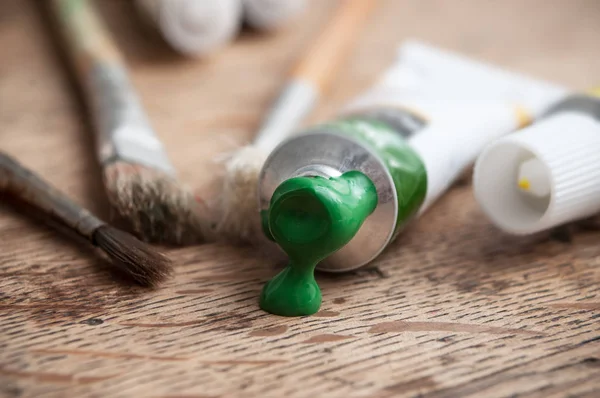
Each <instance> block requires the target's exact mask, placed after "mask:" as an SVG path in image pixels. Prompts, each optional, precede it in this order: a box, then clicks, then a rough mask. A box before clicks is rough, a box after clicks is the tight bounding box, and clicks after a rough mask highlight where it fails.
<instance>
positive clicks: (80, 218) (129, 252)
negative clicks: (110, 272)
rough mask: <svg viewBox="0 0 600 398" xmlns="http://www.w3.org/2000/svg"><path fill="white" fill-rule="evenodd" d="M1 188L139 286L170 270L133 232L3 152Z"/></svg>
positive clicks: (153, 283) (155, 281)
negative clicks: (84, 243) (80, 240)
mask: <svg viewBox="0 0 600 398" xmlns="http://www.w3.org/2000/svg"><path fill="white" fill-rule="evenodd" d="M0 191H6V192H8V193H10V194H12V195H13V196H15V197H16V198H18V199H20V200H22V201H24V202H26V203H27V204H28V205H31V206H34V207H36V208H37V209H39V210H40V211H41V212H42V213H44V215H45V216H46V217H47V218H48V220H50V221H58V222H59V223H60V226H63V227H66V228H68V229H69V230H71V231H73V232H75V233H76V234H77V235H78V236H80V237H82V238H85V239H86V240H87V241H89V242H90V243H91V244H92V245H93V246H95V247H97V248H99V249H100V250H101V251H102V252H103V253H104V254H105V255H106V256H107V257H108V258H109V259H110V262H111V264H112V265H113V266H114V267H115V268H116V270H118V271H120V272H121V273H123V274H125V275H127V276H128V277H130V278H131V279H133V280H134V281H136V282H137V283H139V284H140V285H142V286H149V287H153V286H156V285H158V284H159V283H161V282H163V281H164V280H165V279H167V277H168V276H169V275H170V274H171V272H172V268H171V261H170V260H169V259H168V258H167V257H165V256H164V255H162V254H160V253H159V252H157V251H156V250H155V249H154V248H152V247H151V246H149V245H147V244H146V243H144V242H141V241H139V240H138V239H136V238H135V237H133V236H132V235H130V234H128V233H126V232H123V231H120V230H118V229H116V228H114V227H111V226H110V225H108V224H106V223H105V222H104V221H102V220H100V219H99V218H98V217H96V216H95V215H93V214H91V213H90V212H89V211H87V210H85V209H84V208H82V207H80V206H79V205H77V204H76V203H74V202H73V201H71V200H70V199H69V198H67V197H66V196H65V195H64V194H63V193H62V192H60V191H58V190H57V189H56V188H54V187H52V186H51V185H49V184H48V183H47V182H46V181H44V180H42V179H41V178H40V177H39V176H38V175H36V174H34V173H33V172H32V171H30V170H28V169H26V168H25V167H23V166H22V165H21V164H19V163H18V162H17V161H16V160H14V159H12V158H11V157H9V156H8V155H6V154H4V153H2V152H0ZM59 229H61V228H59Z"/></svg>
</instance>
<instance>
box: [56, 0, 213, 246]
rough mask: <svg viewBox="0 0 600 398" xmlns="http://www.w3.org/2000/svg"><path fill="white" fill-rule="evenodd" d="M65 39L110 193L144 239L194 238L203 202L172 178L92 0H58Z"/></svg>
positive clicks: (199, 227)
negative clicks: (89, 111)
mask: <svg viewBox="0 0 600 398" xmlns="http://www.w3.org/2000/svg"><path fill="white" fill-rule="evenodd" d="M51 7H52V11H53V13H54V14H55V16H56V19H57V21H58V25H59V28H60V31H61V33H62V39H63V42H64V44H65V47H66V50H67V53H68V54H69V58H70V60H71V61H72V64H73V65H72V66H73V67H74V69H75V72H76V74H77V77H78V82H79V84H80V85H81V86H82V89H83V92H84V95H85V99H86V101H87V105H88V107H89V108H90V110H91V114H92V116H93V118H94V122H95V128H96V144H97V155H98V158H99V161H100V163H101V166H102V168H103V173H104V184H105V188H106V191H107V194H108V198H109V200H110V202H111V204H112V206H113V208H114V209H115V210H116V212H117V213H118V215H119V216H121V217H122V218H124V219H126V221H128V222H129V223H130V224H131V225H132V227H133V229H134V230H135V231H136V232H137V234H138V235H140V236H141V237H142V238H144V239H145V240H148V241H152V242H164V243H171V244H183V243H193V242H194V241H196V240H198V239H199V238H201V237H202V236H203V235H204V232H205V231H206V230H207V229H205V228H203V224H202V223H201V218H200V216H199V214H200V212H201V210H202V208H201V205H200V204H199V203H198V202H197V201H196V200H195V199H194V197H193V195H192V194H191V192H190V191H188V190H187V189H185V188H183V187H182V186H181V185H180V184H179V182H178V181H177V180H176V178H175V170H174V168H173V166H172V165H171V162H170V161H169V159H168V157H167V154H166V152H165V149H164V147H163V145H162V144H161V142H160V141H159V139H158V137H157V135H156V134H155V132H154V131H153V130H152V127H151V126H150V123H149V121H148V119H147V117H146V115H145V113H144V110H143V109H142V106H141V104H140V101H139V99H138V97H137V95H136V93H135V90H134V88H133V86H132V84H131V82H130V80H129V76H128V73H127V70H126V67H125V63H124V61H123V60H122V58H121V55H120V53H119V51H118V50H117V47H116V46H115V44H114V43H113V42H112V40H111V38H110V36H109V35H108V33H107V32H106V29H105V27H104V26H103V24H102V21H101V19H100V18H99V16H98V15H97V14H96V11H95V10H94V9H93V7H92V5H91V4H90V1H89V0H53V1H52V3H51Z"/></svg>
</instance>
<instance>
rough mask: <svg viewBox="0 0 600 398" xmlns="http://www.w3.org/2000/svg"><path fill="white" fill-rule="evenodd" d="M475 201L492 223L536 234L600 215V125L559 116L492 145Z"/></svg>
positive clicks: (482, 161) (480, 165)
mask: <svg viewBox="0 0 600 398" xmlns="http://www.w3.org/2000/svg"><path fill="white" fill-rule="evenodd" d="M473 187H474V191H475V197H476V199H477V201H478V202H479V205H480V206H481V207H482V208H483V211H484V212H485V213H486V215H487V216H488V217H489V218H490V220H491V221H492V222H493V223H494V224H495V225H496V226H497V227H499V228H500V229H502V230H504V231H506V232H508V233H511V234H515V235H526V234H532V233H535V232H538V231H543V230H546V229H549V228H552V227H554V226H557V225H560V224H563V223H566V222H569V221H574V220H577V219H582V218H586V217H588V216H591V215H593V214H595V213H597V212H600V121H598V120H596V119H594V118H593V117H591V116H589V115H587V114H585V113H582V112H573V111H570V112H560V113H556V114H554V115H551V116H549V117H547V118H545V119H542V120H541V121H540V122H537V123H535V124H533V125H532V126H530V127H528V128H525V129H523V130H520V131H519V132H516V133H514V134H511V135H510V136H507V137H504V138H501V139H499V140H497V141H496V142H494V143H492V144H491V145H489V146H488V147H487V148H486V149H485V150H484V151H483V152H482V153H481V154H480V156H479V158H478V159H477V161H476V163H475V170H474V176H473Z"/></svg>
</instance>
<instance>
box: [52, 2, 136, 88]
mask: <svg viewBox="0 0 600 398" xmlns="http://www.w3.org/2000/svg"><path fill="white" fill-rule="evenodd" d="M51 8H52V11H53V14H54V15H55V16H56V19H57V20H58V28H59V29H60V31H61V34H62V39H63V41H64V43H65V46H66V50H67V52H68V53H69V56H70V57H71V58H72V61H73V63H74V66H75V68H76V70H77V73H78V74H80V75H81V76H86V75H87V74H88V73H89V70H90V69H91V68H93V67H94V66H95V65H98V64H104V65H109V64H110V65H118V66H121V67H124V66H123V65H124V63H123V59H122V57H121V54H120V52H119V50H118V48H117V47H116V46H115V44H114V42H113V41H112V39H111V37H110V35H109V33H108V31H107V30H106V28H105V26H104V24H103V23H102V21H101V20H100V19H99V18H98V16H97V15H96V12H95V10H94V9H93V6H92V5H91V4H90V0H51Z"/></svg>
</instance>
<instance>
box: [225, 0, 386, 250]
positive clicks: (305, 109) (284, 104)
mask: <svg viewBox="0 0 600 398" xmlns="http://www.w3.org/2000/svg"><path fill="white" fill-rule="evenodd" d="M375 3H376V1H375V0H344V1H343V2H342V4H341V5H340V6H339V7H338V8H337V10H336V11H335V14H334V16H333V17H332V19H331V21H330V22H329V24H328V25H327V27H326V29H325V30H324V31H323V32H322V33H321V34H320V35H319V36H318V37H317V38H316V40H315V43H314V45H313V46H312V48H310V49H309V51H308V52H307V53H306V54H305V55H304V57H303V58H302V59H301V60H300V62H299V64H298V65H297V66H296V68H295V69H294V70H293V73H292V75H291V78H290V79H289V81H288V82H287V83H286V85H285V86H284V89H283V91H282V92H281V94H280V95H279V97H278V99H277V100H276V102H275V103H274V105H273V106H272V108H271V110H270V111H269V113H268V114H267V117H266V118H265V119H264V121H263V124H262V126H261V127H260V128H259V131H258V133H257V135H256V136H255V138H254V141H253V143H252V144H250V145H248V146H245V147H243V148H241V149H239V150H238V151H236V152H235V153H234V154H233V155H232V156H231V157H230V159H228V161H227V164H226V168H225V178H224V182H223V187H222V192H221V198H220V206H221V208H220V211H219V220H218V221H217V228H216V229H217V232H218V233H219V234H221V235H223V236H226V237H228V238H229V239H237V240H242V241H248V240H253V239H254V238H256V237H258V236H262V233H261V232H260V219H259V217H258V199H257V198H258V192H257V184H258V176H259V173H260V170H261V167H262V165H263V163H264V161H265V159H266V158H267V156H268V154H269V153H270V152H271V151H272V150H273V149H274V148H275V147H276V146H277V145H278V144H279V143H280V142H281V141H282V140H283V139H284V138H286V137H287V136H288V135H289V134H290V133H291V132H292V131H293V130H294V129H295V128H296V127H298V125H299V124H300V122H301V121H302V120H303V119H304V117H306V116H307V115H308V113H309V112H310V110H312V108H313V107H314V106H315V105H316V104H317V102H318V100H319V98H320V97H321V96H322V95H323V93H324V92H325V91H326V89H327V87H328V85H329V83H330V82H331V81H332V80H333V77H334V73H335V71H336V69H337V68H338V66H339V64H340V63H341V61H342V60H343V59H344V56H345V55H346V54H347V53H348V51H349V49H350V48H351V46H352V44H353V43H354V42H355V41H356V38H357V36H358V33H359V32H360V28H361V27H362V26H363V25H364V22H365V21H366V19H367V16H368V15H369V11H370V10H371V9H372V8H373V6H374V4H375Z"/></svg>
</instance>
